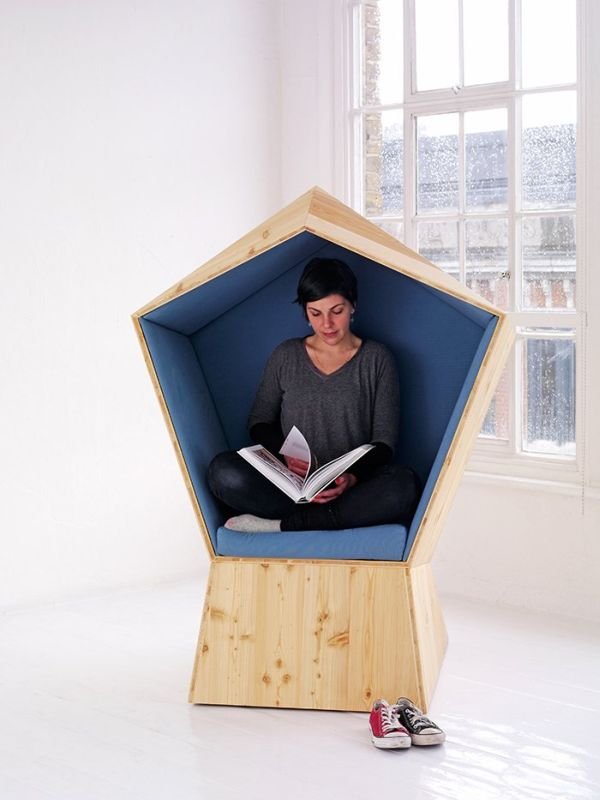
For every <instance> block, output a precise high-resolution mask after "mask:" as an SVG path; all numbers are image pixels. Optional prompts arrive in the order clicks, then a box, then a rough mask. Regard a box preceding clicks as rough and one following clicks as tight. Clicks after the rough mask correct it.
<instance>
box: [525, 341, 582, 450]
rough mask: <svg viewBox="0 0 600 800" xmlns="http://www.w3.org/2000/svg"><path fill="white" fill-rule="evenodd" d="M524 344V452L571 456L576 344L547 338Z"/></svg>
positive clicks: (573, 432)
mask: <svg viewBox="0 0 600 800" xmlns="http://www.w3.org/2000/svg"><path fill="white" fill-rule="evenodd" d="M548 333H552V331H547V332H546V334H548ZM564 333H569V332H568V331H564V330H563V331H554V334H555V336H556V334H564ZM523 344H524V354H523V355H524V357H523V388H524V395H523V450H525V451H527V452H530V453H546V454H549V455H569V456H572V455H574V454H575V342H574V341H573V340H572V339H560V338H554V337H550V336H548V335H546V338H528V339H526V340H525V341H524V343H523Z"/></svg>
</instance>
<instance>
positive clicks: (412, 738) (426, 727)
mask: <svg viewBox="0 0 600 800" xmlns="http://www.w3.org/2000/svg"><path fill="white" fill-rule="evenodd" d="M369 725H370V727H371V742H372V743H373V744H374V745H375V747H378V748H380V749H381V750H399V749H402V748H405V747H410V746H411V745H413V744H414V745H418V746H422V745H431V744H441V743H442V742H443V741H444V740H445V738H446V734H445V733H444V731H443V730H442V729H441V728H438V726H437V725H436V724H435V723H434V722H432V721H431V720H430V719H429V717H426V716H425V715H424V714H423V712H422V711H421V710H420V709H419V708H417V707H416V705H415V704H414V703H413V702H411V701H410V700H409V699H408V698H407V697H399V698H398V700H397V701H396V702H395V703H394V705H390V704H389V703H388V702H387V701H386V700H376V701H375V703H374V704H373V708H372V709H371V714H370V716H369Z"/></svg>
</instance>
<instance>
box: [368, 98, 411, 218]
mask: <svg viewBox="0 0 600 800" xmlns="http://www.w3.org/2000/svg"><path fill="white" fill-rule="evenodd" d="M363 138H364V170H365V172H364V196H365V214H367V216H368V215H375V216H376V215H378V214H398V213H402V205H403V192H404V186H403V180H402V176H403V170H402V159H403V152H404V149H403V139H402V112H401V111H382V112H379V113H374V114H365V115H364V117H363Z"/></svg>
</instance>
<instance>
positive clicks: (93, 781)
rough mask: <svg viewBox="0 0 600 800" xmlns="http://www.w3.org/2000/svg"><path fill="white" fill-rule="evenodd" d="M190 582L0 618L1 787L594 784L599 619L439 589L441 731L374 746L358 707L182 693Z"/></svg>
mask: <svg viewBox="0 0 600 800" xmlns="http://www.w3.org/2000/svg"><path fill="white" fill-rule="evenodd" d="M203 588H204V587H203V586H202V585H198V586H196V585H190V584H184V585H177V586H162V587H159V588H155V589H148V590H145V591H130V592H120V593H118V594H112V595H109V596H106V597H102V598H93V599H87V600H82V601H78V602H71V603H67V604H61V605H54V606H47V607H44V608H39V609H34V610H27V611H20V612H16V613H11V614H5V615H4V616H2V617H0V703H1V706H0V715H1V716H0V720H1V724H0V798H2V800H38V798H39V799H40V800H42V798H44V799H45V798H53V799H54V798H56V799H58V800H99V799H100V798H101V800H121V798H127V800H135V799H136V798H140V800H141V798H143V800H157V799H158V798H165V800H166V798H168V799H169V800H188V799H189V800H191V799H192V798H194V800H205V799H208V800H211V799H212V798H218V799H219V800H221V798H223V799H224V800H227V799H228V798H243V799H244V800H253V799H254V798H267V799H268V798H278V800H279V798H281V799H282V800H283V799H285V800H295V798H303V799H304V798H328V800H332V799H335V798H357V800H366V798H372V797H380V796H384V797H398V798H411V800H412V799H416V800H420V799H421V798H423V799H425V798H426V799H427V800H432V799H433V798H436V800H452V799H453V798H457V799H460V800H494V799H495V798H503V799H504V798H519V800H523V799H525V800H529V799H530V798H531V800H538V799H539V800H549V798H560V800H571V798H573V800H575V798H593V799H594V800H598V798H600V626H592V625H584V624H579V623H573V622H568V621H565V620H560V619H552V618H548V617H543V616H536V615H530V614H524V613H523V614H519V613H515V612H508V611H503V610H497V609H494V608H489V607H485V606H482V605H474V604H468V603H465V602H462V601H458V600H455V599H451V598H446V599H445V601H444V607H445V609H446V620H447V624H448V629H449V634H450V647H449V650H448V655H447V657H446V661H445V665H444V668H443V671H442V676H441V679H440V683H439V686H438V689H437V692H436V696H435V700H434V703H433V707H432V709H431V714H430V715H431V716H432V717H433V718H434V719H435V721H436V722H438V724H440V725H441V726H442V727H443V728H444V729H445V730H446V732H447V737H448V738H447V742H446V744H445V745H443V746H441V747H434V748H421V749H417V748H411V749H410V750H407V751H396V752H381V751H378V750H375V749H374V748H373V747H372V746H371V744H370V742H369V735H368V730H367V717H366V715H364V714H348V713H336V712H315V711H284V710H268V709H248V708H223V707H209V706H189V705H188V704H187V702H186V693H187V685H188V680H189V676H190V670H191V666H192V659H193V654H194V647H195V639H196V635H197V626H198V622H199V617H200V611H201V607H202V599H203ZM389 699H394V698H389Z"/></svg>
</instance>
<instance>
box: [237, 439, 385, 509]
mask: <svg viewBox="0 0 600 800" xmlns="http://www.w3.org/2000/svg"><path fill="white" fill-rule="evenodd" d="M372 448H373V445H372V444H361V445H360V447H356V448H355V449H354V450H350V452H348V453H345V454H344V455H343V456H339V458H334V459H333V461H329V462H328V463H327V464H324V465H323V466H322V467H319V469H316V470H315V471H314V472H313V473H312V474H311V471H310V469H311V464H312V463H313V457H312V454H311V452H310V447H309V446H308V442H307V441H306V439H305V438H304V436H303V435H302V434H301V433H300V431H299V430H298V428H297V427H296V426H295V425H294V427H293V428H292V430H291V431H290V432H289V434H288V435H287V438H286V440H285V442H284V443H283V444H282V445H281V449H280V451H279V452H280V453H281V454H282V455H284V456H290V457H291V458H298V459H300V460H301V461H306V462H307V464H308V469H307V471H306V475H305V476H304V478H301V477H300V475H296V473H295V472H292V471H291V470H290V469H288V468H287V467H286V465H285V464H282V462H281V461H280V460H279V459H278V458H276V457H275V456H274V455H273V454H272V453H270V452H269V451H268V450H267V449H266V448H265V447H263V446H262V445H260V444H256V445H253V446H252V447H243V448H242V449H241V450H238V453H239V454H240V455H241V457H242V458H245V459H246V461H247V462H248V463H249V464H252V466H253V467H254V468H255V469H257V470H258V471H259V472H260V473H261V474H262V475H264V476H265V478H268V480H270V481H271V483H273V484H274V485H275V486H277V488H278V489H281V491H282V492H285V494H287V496H288V497H291V498H292V500H294V502H296V503H309V502H310V501H311V500H312V499H313V497H315V496H316V495H318V494H319V492H320V491H322V490H323V489H324V488H325V487H326V486H327V485H328V484H330V483H331V482H332V481H334V480H335V479H336V478H339V476H340V475H341V474H342V473H343V472H347V471H348V468H349V467H351V466H352V464H354V462H355V461H358V459H359V458H362V456H364V454H365V453H368V452H369V450H371V449H372Z"/></svg>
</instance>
